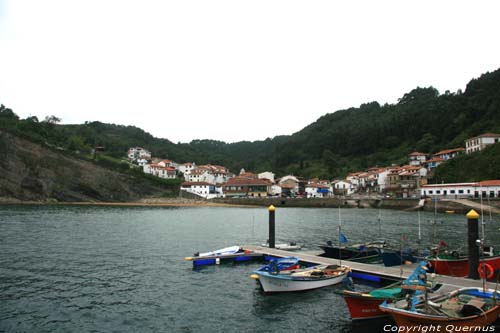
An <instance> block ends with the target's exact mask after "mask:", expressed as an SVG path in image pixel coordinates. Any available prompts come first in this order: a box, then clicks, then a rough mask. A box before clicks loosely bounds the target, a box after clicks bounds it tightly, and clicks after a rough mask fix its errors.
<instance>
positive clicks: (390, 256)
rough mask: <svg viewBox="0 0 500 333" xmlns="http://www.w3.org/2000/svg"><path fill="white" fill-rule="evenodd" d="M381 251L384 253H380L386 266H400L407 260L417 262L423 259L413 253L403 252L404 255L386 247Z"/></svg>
mask: <svg viewBox="0 0 500 333" xmlns="http://www.w3.org/2000/svg"><path fill="white" fill-rule="evenodd" d="M381 252H382V253H381V254H380V255H381V257H382V262H383V263H384V266H386V267H392V266H399V265H401V264H404V263H405V262H407V261H410V262H412V263H415V262H417V261H418V260H419V259H421V258H418V257H415V256H413V255H412V254H407V253H403V256H401V253H398V252H396V251H391V250H386V249H383V250H381Z"/></svg>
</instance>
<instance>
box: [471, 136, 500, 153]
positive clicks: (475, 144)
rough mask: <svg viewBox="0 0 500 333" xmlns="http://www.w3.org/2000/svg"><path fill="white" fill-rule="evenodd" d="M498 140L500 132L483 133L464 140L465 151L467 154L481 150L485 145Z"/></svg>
mask: <svg viewBox="0 0 500 333" xmlns="http://www.w3.org/2000/svg"><path fill="white" fill-rule="evenodd" d="M499 141H500V134H495V133H485V134H482V135H479V136H476V137H474V138H470V139H467V140H465V152H466V153H467V154H470V153H473V152H476V151H481V150H483V149H484V148H485V147H486V146H488V145H492V144H494V143H497V142H499Z"/></svg>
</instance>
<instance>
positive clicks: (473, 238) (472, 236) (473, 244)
mask: <svg viewBox="0 0 500 333" xmlns="http://www.w3.org/2000/svg"><path fill="white" fill-rule="evenodd" d="M466 217H467V235H468V245H469V279H474V280H477V279H479V272H478V269H477V268H478V266H479V246H478V243H477V240H478V239H479V222H478V221H479V214H478V213H477V212H476V211H475V210H474V209H471V210H470V211H469V212H468V213H467V215H466Z"/></svg>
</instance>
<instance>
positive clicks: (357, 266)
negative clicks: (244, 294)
mask: <svg viewBox="0 0 500 333" xmlns="http://www.w3.org/2000/svg"><path fill="white" fill-rule="evenodd" d="M242 248H244V249H245V250H250V251H254V252H255V253H260V254H264V255H271V256H275V257H289V256H295V257H298V258H299V259H300V260H301V261H305V262H310V263H313V264H318V265H339V263H340V261H339V260H338V259H332V258H325V257H319V256H317V255H314V254H310V253H305V252H295V251H294V252H292V251H285V250H278V249H270V248H268V247H262V246H256V245H243V246H242ZM342 265H346V266H349V267H351V269H352V270H353V271H354V272H356V273H358V272H359V273H365V274H370V275H375V276H380V277H383V278H388V279H394V280H399V279H401V278H402V279H405V278H407V277H408V276H409V275H410V274H411V273H412V272H413V270H414V268H415V265H404V266H403V269H402V274H401V267H400V266H394V267H385V266H383V265H374V264H363V263H359V262H354V261H347V260H342ZM429 278H430V274H429ZM432 280H433V281H436V282H439V283H442V284H444V285H446V286H447V287H449V288H453V289H458V288H464V287H476V288H482V287H483V281H482V280H471V279H467V278H459V277H453V276H447V275H438V274H436V277H435V278H433V279H432ZM486 287H487V288H490V289H495V283H491V282H487V283H486Z"/></svg>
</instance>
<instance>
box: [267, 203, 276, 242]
mask: <svg viewBox="0 0 500 333" xmlns="http://www.w3.org/2000/svg"><path fill="white" fill-rule="evenodd" d="M268 210H269V248H270V249H274V246H275V239H274V237H275V236H274V234H275V233H274V212H275V211H276V208H274V206H273V205H271V206H269V208H268Z"/></svg>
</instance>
